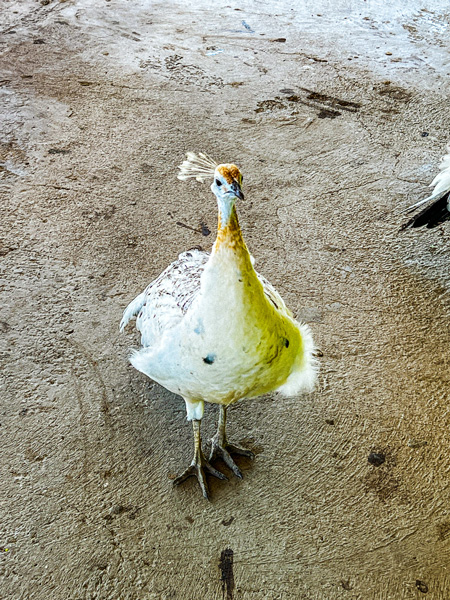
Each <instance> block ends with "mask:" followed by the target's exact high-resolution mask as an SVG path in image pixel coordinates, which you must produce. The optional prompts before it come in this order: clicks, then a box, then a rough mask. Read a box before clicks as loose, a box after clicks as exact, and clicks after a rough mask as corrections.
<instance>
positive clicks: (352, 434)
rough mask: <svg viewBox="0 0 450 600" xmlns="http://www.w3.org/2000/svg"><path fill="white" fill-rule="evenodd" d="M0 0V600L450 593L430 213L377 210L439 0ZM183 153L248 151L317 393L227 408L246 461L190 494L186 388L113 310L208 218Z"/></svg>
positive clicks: (437, 73) (446, 121)
mask: <svg viewBox="0 0 450 600" xmlns="http://www.w3.org/2000/svg"><path fill="white" fill-rule="evenodd" d="M1 4H2V19H3V20H4V26H3V31H4V35H3V36H2V44H3V45H2V48H3V50H2V67H3V74H2V76H1V82H0V83H1V86H2V87H1V89H2V92H3V95H2V115H1V118H2V121H3V123H2V129H1V153H2V156H1V161H2V162H1V165H2V171H1V185H2V188H3V191H4V192H5V194H4V199H3V200H2V205H1V206H2V210H1V213H2V217H1V220H0V228H1V230H2V241H1V245H0V261H1V267H2V273H3V277H2V280H1V286H2V287H1V289H2V301H1V306H0V310H1V317H0V321H1V322H0V336H1V342H2V346H3V347H2V357H3V367H2V394H1V401H0V402H1V404H0V439H1V446H2V452H1V458H0V474H1V482H2V492H1V494H0V511H1V517H0V550H1V552H0V577H1V582H0V598H1V599H2V600H6V599H8V600H41V599H42V600H72V599H73V600H88V599H96V600H153V599H155V600H160V599H161V600H168V599H172V598H180V599H183V600H198V599H201V598H202V599H205V600H225V599H226V600H250V599H251V600H263V599H267V600H298V599H304V600H319V599H320V600H335V599H362V600H371V599H376V600H384V599H388V598H389V599H393V600H403V599H418V598H425V597H426V598H427V599H433V600H438V599H439V600H441V599H442V600H446V599H448V598H450V575H449V571H448V565H449V560H450V504H449V500H450V498H449V496H450V493H449V485H448V481H449V470H450V453H449V451H448V448H449V442H450V440H449V437H450V436H449V425H450V415H449V408H448V389H449V341H450V327H449V307H450V299H449V294H448V292H449V289H450V274H449V269H448V264H449V258H450V256H449V255H450V225H449V223H447V224H446V225H444V226H442V227H439V228H437V229H435V230H433V231H427V230H425V231H421V230H419V231H406V232H402V233H399V227H400V225H401V224H402V222H403V220H404V216H403V215H402V212H401V211H402V210H403V209H404V208H405V207H406V206H408V205H409V204H412V203H413V202H416V201H417V200H419V199H420V198H421V197H423V196H424V194H426V193H427V188H426V186H427V185H428V183H429V182H430V181H431V179H432V178H433V177H434V175H435V173H436V172H437V168H438V164H439V158H440V156H441V155H442V154H443V153H444V150H445V144H446V142H447V141H448V139H449V138H450V135H449V130H450V110H449V105H448V93H449V89H448V88H449V86H448V81H449V75H450V48H449V45H448V35H449V28H450V26H449V23H450V21H449V19H450V13H449V11H447V12H446V13H444V12H443V9H442V7H443V6H444V4H445V3H443V2H441V1H439V2H438V1H432V0H420V1H419V0H411V1H410V2H408V3H407V8H405V7H404V5H405V4H406V3H404V2H403V1H400V0H393V1H392V2H389V3H387V2H386V3H385V2H381V0H380V1H371V0H368V1H366V2H362V1H361V2H358V1H356V0H355V1H352V2H350V1H345V0H341V1H340V2H337V3H331V2H328V1H326V0H321V1H320V0H318V1H315V2H308V1H306V2H303V3H302V7H301V8H296V9H295V10H294V9H293V8H292V6H294V4H295V3H292V2H287V0H281V1H275V0H273V1H270V2H266V3H261V2H255V1H250V0H243V1H242V2H239V3H238V4H235V5H226V4H218V3H214V2H206V1H205V0H200V1H197V2H195V3H193V2H188V1H187V0H186V1H184V2H181V1H180V2H175V1H173V2H169V3H166V2H144V1H143V0H135V1H133V2H125V1H124V0H111V1H106V0H98V1H96V2H93V1H90V0H67V1H65V2H63V1H61V2H57V1H56V0H52V1H50V2H41V3H39V2H36V1H34V0H20V1H18V0H3V1H2V3H1ZM439 6H440V7H441V8H439ZM243 21H244V22H245V23H244V24H243ZM188 150H193V151H201V150H204V151H206V152H208V153H210V154H211V155H212V156H213V157H214V158H215V159H216V160H217V161H222V162H228V161H234V162H236V163H237V164H238V165H239V166H240V167H241V168H242V170H243V172H244V177H245V179H244V184H245V185H244V191H245V194H246V196H247V199H248V202H245V203H242V204H241V205H240V206H239V211H240V219H241V224H242V227H243V231H244V235H245V238H246V241H247V244H248V246H249V248H250V250H251V252H252V254H253V255H254V256H255V257H256V260H257V268H258V270H259V271H260V272H261V273H262V274H264V275H265V276H266V277H268V278H269V279H270V280H271V281H272V283H273V284H274V285H276V287H277V288H278V290H279V291H280V293H281V294H282V295H283V296H284V298H285V300H286V301H287V303H288V305H289V306H290V307H291V308H292V309H293V311H294V312H295V314H296V315H297V316H298V318H300V319H303V320H305V321H307V322H308V323H310V325H311V328H312V330H313V334H314V337H315V340H316V342H317V344H318V345H319V347H320V348H321V350H322V352H323V358H321V376H320V385H319V386H318V389H317V391H316V392H315V393H313V394H310V395H307V396H304V397H301V398H290V399H283V398H280V397H277V396H276V395H270V396H268V397H264V398H262V399H258V400H251V401H247V402H243V403H241V404H240V405H238V406H236V407H234V408H233V409H232V410H231V411H230V418H229V433H230V437H231V438H233V439H235V440H237V441H239V442H241V443H244V444H247V445H248V446H250V447H251V448H253V450H254V451H255V453H256V454H257V456H256V459H255V461H254V462H252V463H251V462H249V461H247V460H245V461H244V460H242V461H240V462H239V464H240V466H241V467H242V469H243V471H244V480H243V481H239V480H236V479H235V478H231V479H230V481H229V482H221V481H215V480H214V481H211V488H212V496H213V498H212V502H211V503H208V502H206V501H205V500H204V499H203V498H202V496H201V494H200V491H199V488H198V486H197V484H196V482H195V481H194V480H190V481H189V482H187V483H186V484H185V485H184V486H182V487H180V488H177V489H172V485H171V479H172V478H173V477H174V475H175V474H176V473H177V472H180V471H181V470H182V469H183V468H184V467H185V466H186V465H187V463H188V461H190V459H191V453H192V448H191V446H192V435H191V428H190V425H189V424H188V423H187V422H186V420H185V416H184V414H185V413H184V403H183V402H182V400H181V399H180V398H178V397H176V396H174V395H172V394H170V393H169V392H167V391H166V390H164V389H162V388H161V387H159V386H158V385H156V384H153V383H152V382H151V381H149V380H148V379H146V378H145V377H144V376H141V375H140V374H139V373H137V372H136V371H135V370H133V369H132V368H131V367H130V366H129V365H128V364H127V352H128V348H129V347H130V346H132V345H133V344H136V343H137V339H138V338H137V335H136V333H135V332H133V331H132V330H131V329H129V330H127V333H126V335H122V336H120V335H119V334H118V323H119V320H120V317H121V313H122V310H123V309H124V307H125V306H126V305H127V303H128V302H129V301H130V300H131V299H132V298H134V296H135V295H136V294H137V293H138V292H140V291H141V290H142V289H143V287H144V286H145V285H146V284H147V283H148V282H149V281H150V280H152V279H153V278H154V277H155V276H156V275H158V274H159V273H160V271H161V270H162V269H163V268H164V267H165V266H166V265H167V264H168V263H169V262H171V261H172V260H173V259H174V258H175V257H176V256H177V254H178V253H179V252H181V251H183V250H185V249H187V248H190V247H193V246H198V245H200V246H202V247H203V248H205V249H209V248H210V247H211V245H212V243H213V241H214V227H215V223H216V206H215V201H214V198H213V196H212V195H211V192H210V191H209V187H208V185H206V184H204V185H202V184H199V183H197V182H180V181H178V180H177V179H176V174H177V165H178V164H179V163H180V162H181V161H182V160H183V158H184V153H185V152H186V151H188ZM208 230H211V233H210V234H209V235H204V234H207V233H208ZM202 231H203V233H202ZM216 418H217V412H216V407H214V406H209V407H208V408H207V410H206V415H205V419H204V430H205V436H204V437H205V439H206V438H207V435H208V434H212V432H213V431H214V427H215V421H216ZM371 453H378V454H380V455H383V457H384V458H385V461H384V463H383V464H381V465H378V466H377V465H375V464H370V463H369V461H368V457H369V455H370V454H371Z"/></svg>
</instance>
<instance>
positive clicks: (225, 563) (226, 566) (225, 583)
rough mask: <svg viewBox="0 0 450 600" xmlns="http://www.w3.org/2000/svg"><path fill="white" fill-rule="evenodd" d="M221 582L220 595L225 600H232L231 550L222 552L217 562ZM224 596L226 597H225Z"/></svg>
mask: <svg viewBox="0 0 450 600" xmlns="http://www.w3.org/2000/svg"><path fill="white" fill-rule="evenodd" d="M219 568H220V571H221V580H222V595H223V597H224V598H225V597H226V600H233V592H234V575H233V550H231V548H225V550H222V553H221V555H220V561H219ZM225 594H226V596H225Z"/></svg>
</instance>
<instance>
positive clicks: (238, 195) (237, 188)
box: [230, 181, 244, 200]
mask: <svg viewBox="0 0 450 600" xmlns="http://www.w3.org/2000/svg"><path fill="white" fill-rule="evenodd" d="M230 192H232V193H233V194H234V195H235V196H236V198H239V200H244V194H243V193H242V190H241V186H240V185H239V183H238V182H237V181H233V183H232V184H231V186H230Z"/></svg>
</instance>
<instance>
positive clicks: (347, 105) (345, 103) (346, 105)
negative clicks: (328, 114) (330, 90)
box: [301, 88, 361, 112]
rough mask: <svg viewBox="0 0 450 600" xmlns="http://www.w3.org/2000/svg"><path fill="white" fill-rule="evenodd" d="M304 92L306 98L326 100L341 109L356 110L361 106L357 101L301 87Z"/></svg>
mask: <svg viewBox="0 0 450 600" xmlns="http://www.w3.org/2000/svg"><path fill="white" fill-rule="evenodd" d="M301 89H302V90H303V91H304V92H307V93H308V96H307V99H308V100H316V101H317V102H326V103H327V104H331V105H332V106H338V107H339V108H342V109H343V110H348V111H350V112H356V111H357V110H358V109H359V108H361V104H359V103H358V102H351V101H349V100H341V99H340V98H335V97H334V96H328V95H327V94H320V93H319V92H314V91H313V90H308V89H307V88H301Z"/></svg>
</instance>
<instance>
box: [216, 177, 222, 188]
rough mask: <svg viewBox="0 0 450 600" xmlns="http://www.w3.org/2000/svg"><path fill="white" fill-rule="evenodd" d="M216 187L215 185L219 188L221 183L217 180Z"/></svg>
mask: <svg viewBox="0 0 450 600" xmlns="http://www.w3.org/2000/svg"><path fill="white" fill-rule="evenodd" d="M216 185H217V187H220V186H221V185H222V182H221V181H219V180H218V179H216Z"/></svg>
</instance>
